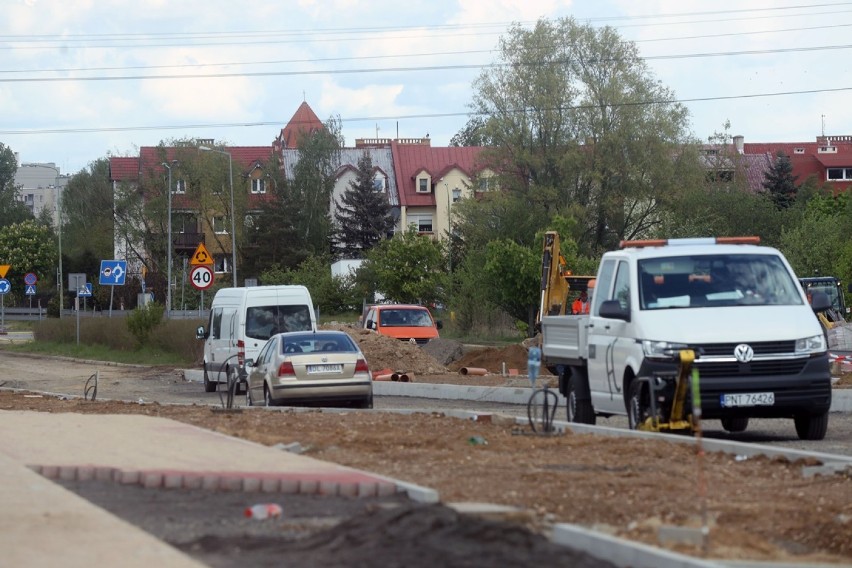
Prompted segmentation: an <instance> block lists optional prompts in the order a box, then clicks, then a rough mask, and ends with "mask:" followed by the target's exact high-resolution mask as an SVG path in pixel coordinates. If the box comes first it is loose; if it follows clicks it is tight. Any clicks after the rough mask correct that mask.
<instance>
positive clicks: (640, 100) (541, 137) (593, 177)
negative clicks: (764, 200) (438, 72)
mask: <svg viewBox="0 0 852 568" xmlns="http://www.w3.org/2000/svg"><path fill="white" fill-rule="evenodd" d="M498 49H499V52H500V61H499V62H498V63H497V64H495V65H494V66H492V67H490V68H488V69H486V70H484V71H483V72H482V74H481V75H480V76H479V78H478V79H477V81H476V82H475V83H474V98H473V103H472V108H473V111H474V112H475V113H476V114H478V115H481V116H489V117H491V118H490V119H489V120H488V121H487V122H486V125H485V131H486V138H487V139H488V140H490V141H491V142H492V143H493V144H494V149H493V150H491V151H487V152H486V157H487V158H488V159H489V160H491V161H492V163H493V164H494V166H495V170H496V171H502V172H504V174H503V175H502V176H501V178H500V180H499V181H500V185H501V187H502V188H504V189H506V190H510V191H515V192H519V193H521V194H522V195H523V196H524V197H525V199H526V200H527V201H528V202H529V203H530V204H540V205H541V206H542V207H544V208H545V209H546V210H547V211H549V212H550V213H551V214H556V213H560V212H563V211H564V210H565V209H566V208H570V207H573V206H580V207H581V208H582V210H583V213H584V216H583V229H584V231H583V237H582V239H581V240H580V244H581V248H583V249H584V250H585V252H586V253H587V254H588V253H592V252H595V251H597V250H599V249H602V248H611V247H612V246H613V245H615V244H616V243H617V241H618V240H619V239H623V238H635V237H638V236H643V235H645V234H647V233H648V232H649V231H651V230H652V229H653V228H654V227H656V226H657V225H658V224H659V223H660V212H661V211H662V209H663V207H664V205H665V204H666V202H667V201H668V200H670V199H672V198H673V196H676V195H677V193H678V191H679V189H680V187H681V185H682V184H684V183H691V182H692V181H693V180H696V179H700V177H699V176H700V175H701V173H700V165H699V164H698V163H697V160H695V159H691V158H692V157H693V154H689V153H688V152H687V151H686V150H685V148H686V147H688V146H689V144H687V143H688V142H690V141H691V140H690V139H689V136H688V113H687V109H686V108H685V107H684V106H683V105H681V104H679V103H677V102H676V100H675V97H674V94H673V93H672V92H671V91H670V90H669V89H666V88H665V87H663V86H662V85H661V84H660V83H659V82H658V81H657V80H655V79H654V78H653V77H652V75H651V72H650V71H649V69H648V67H647V65H646V64H645V63H644V61H643V60H642V58H641V57H640V56H639V52H638V49H637V48H636V46H635V44H633V43H631V42H629V41H625V40H624V39H623V38H621V37H620V36H619V35H618V33H617V32H616V31H615V30H614V29H613V28H610V27H603V28H594V27H592V26H590V25H580V24H578V23H577V22H575V21H574V20H573V19H570V18H563V19H559V20H556V21H548V20H540V21H539V22H538V23H537V24H536V26H535V28H534V29H532V30H528V29H525V28H523V27H521V26H515V27H513V28H511V29H510V30H509V32H508V34H507V35H506V36H504V37H502V38H501V39H500V43H499V47H498ZM649 101H654V102H653V103H649ZM497 166H499V167H497Z"/></svg>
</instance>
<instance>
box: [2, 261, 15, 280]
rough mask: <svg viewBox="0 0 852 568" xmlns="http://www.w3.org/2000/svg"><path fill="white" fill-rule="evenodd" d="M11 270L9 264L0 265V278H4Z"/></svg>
mask: <svg viewBox="0 0 852 568" xmlns="http://www.w3.org/2000/svg"><path fill="white" fill-rule="evenodd" d="M10 268H12V265H11V264H0V278H6V273H7V272H9V269H10Z"/></svg>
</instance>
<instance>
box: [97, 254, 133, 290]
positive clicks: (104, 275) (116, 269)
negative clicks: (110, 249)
mask: <svg viewBox="0 0 852 568" xmlns="http://www.w3.org/2000/svg"><path fill="white" fill-rule="evenodd" d="M126 276H127V261H126V260H102V261H101V274H100V279H99V280H98V283H99V284H101V285H102V286H124V279H125V277H126Z"/></svg>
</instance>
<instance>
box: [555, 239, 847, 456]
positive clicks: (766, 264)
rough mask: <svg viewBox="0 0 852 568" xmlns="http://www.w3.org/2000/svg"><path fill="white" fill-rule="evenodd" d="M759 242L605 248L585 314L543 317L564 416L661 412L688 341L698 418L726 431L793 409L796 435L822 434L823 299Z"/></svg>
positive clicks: (826, 380) (632, 416)
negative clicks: (807, 292)
mask: <svg viewBox="0 0 852 568" xmlns="http://www.w3.org/2000/svg"><path fill="white" fill-rule="evenodd" d="M757 243H759V240H758V239H757V238H756V237H744V238H735V237H734V238H719V239H712V238H710V239H669V240H663V241H633V242H630V241H627V242H624V243H622V248H621V249H620V250H617V251H611V252H607V253H606V254H604V256H603V259H602V260H601V264H600V266H599V268H598V273H597V280H596V286H595V292H594V296H593V298H592V306H591V313H590V314H589V315H561V316H543V317H542V318H541V331H542V346H541V348H542V365H544V366H545V367H547V368H549V369H550V370H551V372H553V373H554V374H556V375H557V376H558V377H559V389H560V391H561V392H562V393H563V394H564V395H565V397H566V398H567V400H568V420H569V421H572V422H581V423H586V424H594V422H595V417H596V416H610V415H613V414H623V415H627V416H628V419H629V422H630V425H631V427H632V428H637V427H638V426H639V424H640V423H641V422H642V421H643V420H645V417H646V416H647V413H648V409H649V405H650V408H656V409H662V411H665V410H666V405H667V404H670V401H671V398H672V396H673V390H674V384H673V383H674V379H675V376H676V375H677V371H678V362H677V359H676V357H677V354H678V353H679V351H680V350H681V349H692V350H693V351H694V352H695V354H696V357H697V359H696V360H695V363H694V367H695V368H697V369H698V372H699V377H700V383H699V384H700V388H699V392H700V401H701V407H702V409H701V410H702V418H704V419H721V421H722V426H723V427H724V428H725V429H726V430H728V431H730V432H741V431H744V430H745V429H746V428H747V427H748V421H749V418H758V417H760V418H791V419H793V421H794V423H795V427H796V433H797V434H798V436H799V438H801V439H803V440H820V439H822V438H824V437H825V434H826V431H827V428H828V415H829V414H828V413H829V408H830V406H831V375H830V370H829V359H828V352H827V345H826V337H825V334H824V331H823V329H822V327H821V326H820V324H819V321H818V319H817V316H816V314H815V312H819V311H821V310H825V309H827V308H828V305H829V301H828V298H827V297H824V296H825V295H824V294H817V295H815V297H814V298H812V304H810V305H809V304H808V299H807V297H806V296H805V293H804V291H803V290H802V288H801V286H800V285H799V283H798V280H797V278H796V276H795V274H794V273H793V270H792V269H791V268H790V265H789V264H788V262H787V260H786V259H785V258H784V256H783V255H782V254H781V253H780V252H779V251H778V250H776V249H774V248H770V247H763V246H758V244H757ZM638 378H642V379H644V380H637V379H638ZM651 384H653V385H654V388H653V391H654V394H655V401H654V404H652V403H651V402H650V398H651V394H650V391H651V390H652V389H651V387H650V386H649V385H651ZM687 399H689V397H687ZM667 401H668V402H667ZM690 408H691V407H690V404H689V400H687V412H689V411H690Z"/></svg>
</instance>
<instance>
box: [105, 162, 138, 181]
mask: <svg viewBox="0 0 852 568" xmlns="http://www.w3.org/2000/svg"><path fill="white" fill-rule="evenodd" d="M109 179H110V181H137V180H138V179H139V158H118V157H112V158H110V159H109Z"/></svg>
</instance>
